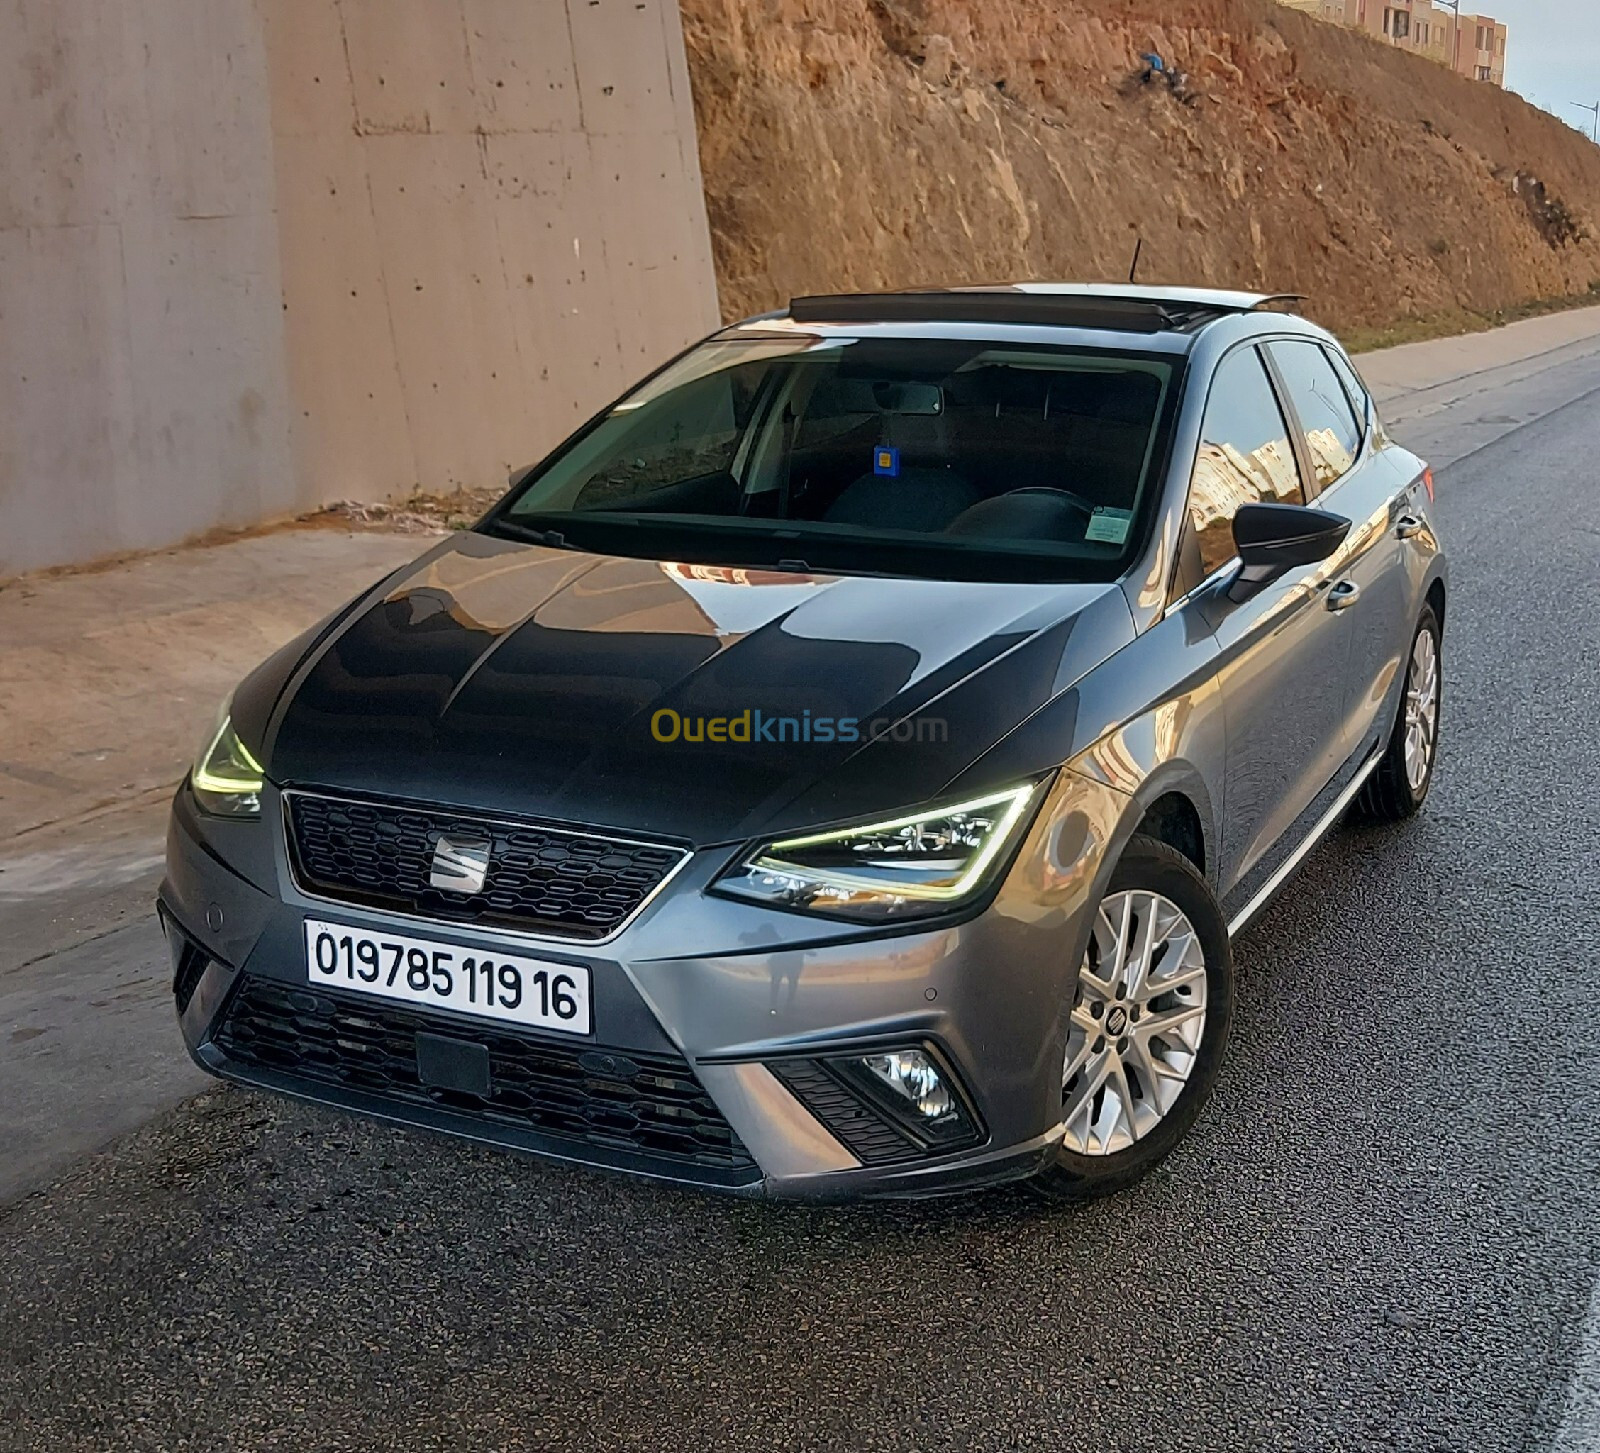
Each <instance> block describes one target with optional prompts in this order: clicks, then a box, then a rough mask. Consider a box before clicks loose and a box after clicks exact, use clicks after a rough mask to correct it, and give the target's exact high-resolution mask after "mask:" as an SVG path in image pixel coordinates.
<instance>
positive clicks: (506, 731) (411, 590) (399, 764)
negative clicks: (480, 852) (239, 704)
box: [241, 534, 1132, 845]
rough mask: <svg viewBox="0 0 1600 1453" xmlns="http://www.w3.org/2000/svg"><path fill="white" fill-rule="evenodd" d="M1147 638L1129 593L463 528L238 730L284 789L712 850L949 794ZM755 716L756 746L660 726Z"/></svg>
mask: <svg viewBox="0 0 1600 1453" xmlns="http://www.w3.org/2000/svg"><path fill="white" fill-rule="evenodd" d="M1131 634H1132V620H1131V617H1130V615H1129V612H1128V607H1127V604H1126V601H1125V599H1124V597H1123V596H1122V593H1121V591H1120V590H1119V589H1118V588H1117V587H1116V586H1109V585H1060V584H972V583H960V582H950V581H918V580H903V579H892V580H891V579H882V578H865V577H850V576H847V577H838V576H822V575H804V576H802V575H792V574H785V573H777V572H762V571H753V570H733V569H726V568H721V567H708V566H690V565H675V564H670V563H663V562H657V561H650V560H636V559H620V558H615V557H610V556H595V555H588V554H584V553H580V552H574V551H567V550H552V549H546V548H543V547H541V546H535V545H526V544H521V543H517V542H510V541H504V540H497V539H494V538H491V537H488V536H484V535H478V534H464V535H460V536H456V537H453V538H452V539H451V540H450V541H448V542H445V543H443V544H441V545H440V546H439V547H438V548H436V549H434V550H432V551H429V552H428V553H427V554H426V555H424V556H423V557H422V558H421V559H420V560H418V561H417V562H416V563H415V564H414V565H413V566H411V567H408V568H407V569H406V570H404V571H401V572H400V573H399V574H397V575H395V576H391V577H390V578H389V579H388V580H387V581H386V582H384V584H383V585H382V586H380V587H378V588H377V589H376V590H375V591H374V592H373V593H372V594H371V595H369V596H367V597H366V598H364V599H363V600H362V601H360V602H358V603H357V604H355V605H354V606H353V607H352V608H351V609H349V610H348V611H347V612H346V613H345V614H344V615H343V616H342V618H339V619H337V620H336V621H335V622H334V623H333V624H332V625H330V626H328V627H325V628H324V629H323V630H322V631H321V632H320V633H314V634H313V635H312V637H311V639H310V641H309V643H308V646H307V647H303V648H302V649H301V651H300V653H299V655H300V659H299V660H298V662H297V664H295V665H294V667H293V669H289V670H285V671H284V672H283V674H282V677H281V680H282V681H283V682H284V683H285V684H284V685H283V687H282V689H281V690H277V691H276V692H275V696H276V706H275V707H274V708H273V709H272V710H271V712H270V719H263V720H260V721H259V722H258V723H256V724H254V725H252V724H250V723H244V724H242V726H241V729H242V730H246V731H247V735H248V736H249V737H250V738H252V739H253V740H255V741H259V742H260V744H261V748H262V751H263V752H264V754H265V762H266V769H267V773H268V775H269V777H270V778H271V779H272V780H273V781H274V782H276V783H278V784H279V785H280V786H284V787H294V786H307V787H308V786H320V787H331V788H337V789H342V790H348V791H352V792H357V793H371V794H378V795H383V796H388V797H400V798H412V799H418V800H425V801H434V802H447V803H451V804H454V805H456V806H461V807H468V808H479V809H484V810H493V811H498V812H507V813H513V814H517V815H529V816H536V817H541V818H545V819H550V820H556V821H565V822H572V823H582V824H593V825H597V826H608V827H613V828H618V829H625V830H629V831H636V832H644V833H650V834H660V835H664V836H668V837H673V838H678V839H683V840H686V841H688V842H690V843H694V844H699V845H704V844H709V843H715V842H722V841H729V840H733V839H741V838H745V837H750V836H754V835H757V834H761V833H767V832H775V831H785V830H790V829H794V828H798V827H804V826H810V825H814V824H818V823H823V822H830V821H836V820H839V819H842V818H848V817H853V816H856V815H862V814H870V813H876V812H880V811H885V810H895V809H898V808H900V807H904V806H908V805H914V804H916V803H919V802H922V801H926V800H928V799H929V798H931V797H933V796H935V795H936V794H938V793H939V792H940V791H941V790H942V789H944V788H945V787H946V786H947V785H948V784H950V783H951V782H952V781H953V780H954V779H956V778H957V777H959V776H960V774H961V773H962V771H963V770H964V769H965V768H967V767H968V766H970V765H971V764H972V763H973V762H975V761H976V760H977V759H978V758H979V757H980V756H981V755H983V754H984V753H985V752H986V751H987V750H988V749H989V748H991V747H992V746H993V745H994V744H995V743H996V742H998V741H1000V740H1001V739H1002V738H1004V737H1005V736H1006V734H1007V733H1008V732H1010V731H1011V730H1012V729H1013V728H1015V727H1016V726H1017V725H1018V724H1019V723H1020V722H1022V721H1023V720H1025V719H1026V718H1027V717H1028V716H1030V715H1031V714H1032V713H1033V712H1035V711H1036V710H1037V709H1038V708H1039V707H1040V706H1041V705H1043V704H1044V702H1046V701H1048V700H1049V699H1050V698H1051V697H1052V696H1055V695H1056V694H1058V693H1059V692H1061V691H1062V690H1063V689H1065V688H1066V687H1068V686H1070V685H1071V683H1072V682H1073V681H1075V680H1076V679H1077V678H1078V677H1079V676H1081V675H1082V674H1083V672H1084V671H1086V670H1088V669H1089V668H1090V667H1092V666H1093V665H1095V664H1097V663H1098V662H1099V661H1101V660H1103V659H1104V658H1105V657H1106V656H1108V655H1110V654H1111V653H1112V652H1113V651H1115V650H1117V649H1118V648H1119V647H1120V646H1121V645H1123V644H1125V643H1126V641H1127V640H1129V639H1131ZM285 654H287V653H285ZM286 664H287V663H286ZM247 685H250V686H251V692H250V695H251V697H252V699H255V700H261V701H262V706H263V708H265V700H270V699H272V697H270V696H268V697H266V698H265V700H263V695H264V693H263V691H262V683H260V682H254V684H251V683H247ZM242 690H243V688H242ZM663 712H665V713H671V714H674V715H666V716H661V715H658V714H660V713H663ZM261 714H262V717H263V718H266V717H267V712H266V711H265V710H264V709H263V711H262V713H261ZM746 714H748V717H747V720H748V723H749V727H748V734H749V735H750V737H751V740H749V741H722V742H713V741H702V742H689V741H686V740H684V738H683V735H682V734H681V733H680V735H679V737H678V739H677V740H676V741H670V742H666V741H662V740H659V739H658V736H657V734H656V732H654V731H653V730H652V723H653V722H654V723H655V724H656V727H657V728H658V730H659V731H660V732H662V733H666V734H670V732H671V729H672V727H673V724H674V719H676V721H678V722H686V723H687V724H688V725H689V729H690V731H691V732H693V730H694V727H695V725H696V724H697V723H699V722H701V721H704V720H710V719H717V718H722V719H734V720H739V719H746ZM780 719H787V720H788V721H789V722H790V723H792V724H793V725H792V726H787V727H786V726H784V725H782V722H781V720H780ZM763 723H769V725H767V726H766V727H765V728H763ZM847 723H853V724H854V728H855V732H856V734H857V739H855V740H850V739H849V737H850V731H849V730H848V729H847V727H846V724H847ZM830 726H831V728H832V730H831V732H830V731H829V730H828V728H829V727H830ZM873 731H876V732H877V733H878V735H877V737H876V739H874V740H870V741H869V740H868V737H869V735H871V733H872V732H873ZM740 734H741V735H742V734H743V733H742V732H741V733H740ZM1055 760H1056V761H1059V760H1060V758H1059V757H1057V758H1056V759H1055ZM1054 764H1055V763H1054V762H1050V761H1046V762H1041V763H1039V764H1037V765H1038V767H1039V768H1040V769H1041V770H1042V769H1044V768H1047V767H1049V766H1052V765H1054ZM1013 765H1015V764H1013ZM963 785H968V784H963Z"/></svg>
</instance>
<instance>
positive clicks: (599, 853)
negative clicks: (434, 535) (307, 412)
mask: <svg viewBox="0 0 1600 1453" xmlns="http://www.w3.org/2000/svg"><path fill="white" fill-rule="evenodd" d="M1281 301H1282V300H1279V299H1271V298H1265V297H1258V296H1255V295H1250V294H1238V293H1223V292H1214V291H1205V290H1183V289H1140V288H1132V287H1129V288H1120V287H1094V286H1064V285H1047V284H1034V285H1019V286H1011V287H995V288H981V289H956V290H947V291H924V292H913V293H896V294H880V295H847V296H837V297H813V298H802V299H797V300H795V301H794V302H793V303H792V304H791V305H790V306H789V308H787V309H786V310H784V311H782V312H779V313H774V314H771V315H767V316H763V317H759V318H753V319H750V320H747V321H745V322H743V323H739V324H736V325H734V326H732V327H729V328H726V329H724V330H723V331H721V332H719V333H717V334H716V335H714V336H713V337H711V338H709V339H707V340H706V341H705V342H703V343H701V344H699V345H697V346H696V347H694V348H691V349H690V350H689V351H687V352H686V353H684V354H683V355H681V356H680V357H678V358H677V359H675V360H673V361H672V362H671V363H669V364H667V365H666V366H665V367H664V368H662V369H661V370H660V371H659V372H657V373H656V374H654V375H653V376H652V377H650V378H649V379H647V380H645V381H644V382H643V383H642V384H641V385H640V386H639V387H638V388H636V389H634V390H633V391H632V392H630V393H628V394H627V395H625V396H624V397H623V398H622V399H620V400H619V401H618V402H616V403H615V404H613V405H611V406H610V407H609V408H607V409H606V410H604V411H603V412H602V413H601V414H599V415H598V416H597V417H596V418H594V419H593V420H591V421H590V422H589V423H588V424H587V425H586V426H584V427H583V428H582V429H580V430H579V431H578V432H577V433H576V434H575V435H573V437H572V438H570V439H569V440H567V441H566V442H565V443H564V444H562V445H561V446H560V447H558V448H557V449H556V450H555V451H554V452H553V453H552V454H550V455H549V456H548V457H547V458H546V459H544V460H543V461H542V462H541V463H539V464H537V465H535V466H533V467H531V468H529V469H527V470H525V471H523V472H521V473H520V474H519V475H518V476H517V477H516V478H515V479H514V480H513V484H512V488H511V490H510V492H509V493H508V494H507V495H506V496H505V498H504V499H503V500H502V501H501V502H500V503H499V504H498V505H496V506H495V508H494V509H492V510H491V511H490V512H489V514H488V515H487V516H485V518H484V519H482V520H481V521H480V522H479V523H478V524H477V525H476V526H475V527H474V528H473V529H472V530H470V531H464V532H461V533H459V534H457V535H455V536H453V537H451V538H449V539H446V540H442V541H440V542H439V543H437V544H436V545H434V546H433V547H432V548H431V549H429V550H427V551H426V553H424V554H423V555H422V556H421V558H420V559H418V560H416V561H415V562H414V563H413V564H411V565H408V566H406V567H405V568H403V569H401V570H399V571H397V572H395V573H394V574H393V575H391V576H390V577H388V578H387V579H385V580H383V581H381V582H379V583H378V584H377V585H375V586H374V587H373V588H372V589H371V590H369V591H367V592H366V593H364V594H363V595H362V596H360V597H359V598H358V599H356V600H354V601H352V602H350V604H349V605H347V606H346V607H344V608H343V609H342V610H340V611H338V612H337V613H335V615H334V616H332V617H331V618H330V619H328V620H327V621H325V622H323V623H322V624H321V625H319V626H317V627H316V628H314V629H313V630H311V631H309V632H307V633H306V635H304V636H303V637H301V638H300V639H298V640H296V641H293V642H291V643H290V644H289V645H288V646H286V647H284V648H283V649H282V650H281V651H279V652H278V653H277V654H276V655H275V656H273V657H272V658H271V659H270V660H268V661H267V662H265V663H264V664H263V665H262V666H261V667H259V668H258V669H257V670H256V671H255V672H253V673H252V674H251V675H250V676H249V677H248V678H246V680H245V681H244V682H242V683H241V684H240V686H239V687H238V689H237V690H236V691H235V692H234V694H233V696H232V697H231V698H230V700H229V702H228V703H227V704H225V706H224V708H223V710H222V712H221V714H220V715H219V719H218V722H217V725H216V728H215V730H214V732H213V733H212V734H211V735H210V737H209V739H208V740H207V742H206V743H205V745H204V747H203V749H202V751H201V752H200V755H199V757H198V759H197V760H196V762H195V765H194V768H193V770H192V771H191V773H190V774H189V776H188V778H187V780H186V781H185V782H184V784H183V786H182V787H181V788H180V790H179V792H178V794H177V798H176V800H175V802H174V806H173V813H172V821H171V829H170V835H169V841H168V858H167V874H166V878H165V880H164V882H163V885H162V888H161V900H160V909H161V915H162V920H163V922H164V924H165V927H166V930H167V935H168V940H169V943H170V946H171V950H172V960H173V972H174V984H173V987H174V993H175V997H176V1003H177V1011H178V1014H179V1017H180V1021H181V1024H182V1028H183V1033H184V1036H185V1039H186V1041H187V1044H188V1047H189V1050H190V1052H191V1054H192V1055H193V1056H194V1058H195V1060H196V1061H197V1062H198V1063H199V1064H200V1065H201V1066H203V1067H204V1068H206V1069H208V1070H210V1071H212V1072H213V1073H215V1074H218V1075H221V1076H223V1077H225V1078H228V1079H232V1080H236V1081H240V1082H243V1083H246V1084H250V1085H255V1086H260V1087H264V1088H267V1089H270V1090H276V1091H280V1092H283V1093H287V1094H290V1095H296V1096H300V1097H303V1098H306V1099H310V1100H316V1101H320V1102H324V1103H327V1104H331V1105H335V1106H340V1107H344V1108H346V1109H348V1110H352V1111H358V1112H363V1113H366V1114H371V1115H375V1116H380V1117H383V1118H386V1119H389V1120H395V1121H401V1122H405V1123H409V1124H414V1125H418V1126H424V1127H431V1128H432V1129H434V1130H438V1131H445V1132H449V1133H453V1134H457V1135H462V1136H468V1137H472V1138H475V1139H479V1140H486V1141H491V1142H495V1143H497V1144H500V1145H504V1146H507V1147H512V1148H516V1149H521V1150H524V1151H529V1152H534V1153H537V1154H540V1155H544V1156H550V1157H557V1158H561V1159H564V1160H569V1161H578V1162H584V1163H588V1164H592V1165H596V1166H603V1167H609V1168H612V1169H616V1170H622V1171H627V1172H632V1173H636V1174H639V1175H643V1176H650V1177H655V1178H658V1179H664V1180H670V1181H675V1182H680V1183H690V1184H695V1185H700V1186H706V1187H713V1188H719V1189H723V1190H727V1191H732V1192H741V1193H746V1194H767V1195H774V1196H806V1197H818V1196H829V1197H833V1196H880V1195H930V1194H937V1193H944V1192H950V1191H954V1190H959V1189H964V1188H968V1187H973V1186H979V1185H984V1184H989V1183H994V1182H1000V1181H1009V1180H1022V1179H1026V1180H1028V1181H1030V1182H1031V1183H1032V1184H1033V1185H1035V1186H1036V1187H1038V1188H1040V1189H1041V1190H1043V1191H1045V1192H1047V1193H1050V1194H1054V1195H1057V1196H1063V1197H1079V1196H1085V1195H1090V1194H1095V1193H1098V1192H1103V1191H1107V1190H1112V1189H1115V1188H1116V1187H1118V1186H1121V1185H1124V1184H1126V1183H1127V1182H1129V1181H1130V1180H1131V1179H1133V1178H1134V1177H1136V1176H1138V1175H1139V1174H1140V1173H1142V1172H1143V1171H1145V1170H1147V1169H1148V1168H1149V1167H1150V1166H1151V1165H1152V1164H1154V1163H1155V1162H1156V1161H1157V1160H1159V1159H1160V1158H1161V1157H1162V1156H1163V1155H1164V1154H1166V1153H1167V1152H1168V1151H1169V1150H1170V1149H1171V1148H1172V1147H1173V1145H1174V1144H1175V1143H1176V1142H1177V1141H1178V1140H1179V1139H1180V1138H1181V1137H1182V1136H1183V1135H1184V1133H1185V1132H1186V1131H1187V1130H1188V1129H1189V1128H1190V1127H1191V1126H1192V1125H1193V1123H1194V1121H1195V1118H1196V1116H1197V1115H1198V1114H1199V1112H1200V1110H1201V1107H1202V1105H1203V1104H1204V1102H1205V1100H1206V1097H1207V1095H1208V1094H1209V1093H1210V1091H1211V1089H1212V1086H1213V1084H1214V1083H1215V1081H1216V1078H1217V1074H1218V1070H1219V1066H1220V1064H1221V1062H1222V1059H1223V1055H1224V1051H1225V1049H1226V1046H1227V1042H1228V1032H1229V1023H1230V1019H1231V1012H1232V1006H1233V997H1234V975H1233V963H1232V958H1231V950H1230V941H1231V939H1232V938H1233V936H1235V935H1237V934H1238V933H1239V931H1240V930H1241V929H1242V928H1243V927H1244V926H1245V925H1246V924H1247V923H1248V922H1249V921H1250V920H1251V918H1252V917H1253V916H1254V915H1255V914H1257V913H1258V912H1259V911H1260V910H1261V908H1262V907H1263V906H1264V905H1265V904H1266V903H1267V902H1268V901H1269V900H1270V898H1271V897H1272V895H1273V893H1274V892H1275V891H1276V890H1277V889H1278V888H1279V887H1280V886H1281V885H1282V884H1283V883H1284V882H1285V880H1286V879H1287V878H1288V877H1289V876H1290V875H1291V874H1292V873H1293V871H1294V870H1295V868H1296V866H1297V865H1298V864H1299V863H1300V862H1301V860H1302V859H1303V858H1304V857H1305V856H1306V854H1307V853H1308V852H1309V850H1310V849H1311V848H1312V847H1313V846H1314V845H1315V844H1316V843H1317V842H1318V841H1319V839H1321V838H1322V837H1323V836H1324V835H1325V834H1326V833H1327V832H1328V831H1329V830H1330V829H1331V828H1332V827H1333V826H1334V825H1335V824H1336V823H1337V822H1338V821H1339V819H1340V818H1341V816H1342V815H1343V814H1344V813H1345V812H1346V811H1347V810H1348V809H1351V808H1352V807H1356V808H1359V809H1360V810H1362V811H1364V812H1366V813H1367V814H1369V815H1371V816H1375V817H1378V818H1385V819H1400V818H1404V817H1407V816H1409V815H1410V814H1412V813H1414V812H1415V811H1416V810H1417V809H1418V808H1419V807H1420V806H1421V805H1422V803H1423V801H1424V799H1425V798H1426V797H1427V795H1428V789H1429V786H1430V783H1431V780H1432V776H1433V772H1434V764H1435V753H1436V750H1437V742H1438V728H1439V694H1440V670H1439V663H1440V641H1441V631H1442V627H1443V625H1444V619H1445V607H1446V585H1447V582H1446V573H1445V562H1444V559H1443V556H1442V554H1441V552H1440V548H1439V543H1438V540H1437V538H1436V536H1435V531H1434V525H1433V519H1432V497H1433V479H1432V475H1431V474H1430V473H1429V471H1428V470H1427V468H1426V467H1425V466H1424V464H1423V463H1422V461H1421V460H1420V459H1418V458H1416V457H1415V456H1414V455H1412V454H1410V453H1408V452H1407V451H1406V450H1405V449H1403V448H1401V447H1400V446H1399V445H1397V444H1396V443H1394V442H1393V441H1392V440H1391V439H1390V438H1389V437H1388V436H1387V434H1386V433H1385V432H1384V428H1383V425H1382V423H1381V422H1380V421H1379V419H1378V417H1377V415H1376V412H1375V410H1374V407H1373V403H1372V399H1371V397H1370V396H1369V394H1368V391H1367V390H1366V388H1364V387H1363V385H1362V383H1361V380H1360V378H1359V376H1358V374H1357V372H1356V370H1355V369H1354V367H1352V365H1351V363H1350V360H1349V359H1348V358H1347V357H1346V356H1345V354H1344V352H1343V351H1342V350H1341V349H1340V347H1339V345H1338V344H1337V343H1336V342H1335V340H1334V339H1333V338H1332V337H1330V336H1329V335H1328V334H1327V333H1325V332H1323V331H1322V330H1321V329H1319V328H1317V327H1314V326H1313V325H1311V324H1310V323H1308V322H1306V321H1304V320H1302V319H1300V318H1298V317H1296V316H1293V315H1292V314H1291V313H1289V312H1286V311H1282V310H1281V309H1279V308H1277V307H1275V306H1274V304H1276V303H1279V302H1281Z"/></svg>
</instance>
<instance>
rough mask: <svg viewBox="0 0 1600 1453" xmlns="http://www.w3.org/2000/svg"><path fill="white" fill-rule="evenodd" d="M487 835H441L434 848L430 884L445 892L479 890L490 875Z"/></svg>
mask: <svg viewBox="0 0 1600 1453" xmlns="http://www.w3.org/2000/svg"><path fill="white" fill-rule="evenodd" d="M491 846H492V845H491V844H490V842H489V840H488V838H448V837H441V838H440V839H439V841H438V842H437V843H435V844H434V848H433V867H432V869H431V871H430V872H429V873H428V883H429V886H430V887H434V888H442V889H443V890H444V891H445V892H446V893H481V892H483V885H484V883H485V881H486V880H487V879H488V877H489V852H490V848H491Z"/></svg>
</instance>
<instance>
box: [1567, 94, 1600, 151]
mask: <svg viewBox="0 0 1600 1453" xmlns="http://www.w3.org/2000/svg"><path fill="white" fill-rule="evenodd" d="M1569 104H1570V105H1573V106H1576V107H1577V108H1578V110H1580V111H1593V112H1594V141H1595V145H1596V146H1600V101H1596V102H1595V103H1594V105H1593V106H1587V105H1585V104H1584V103H1583V102H1582V101H1572V102H1570V103H1569Z"/></svg>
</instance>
